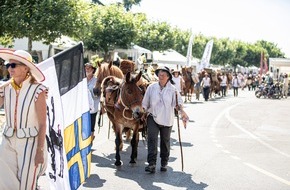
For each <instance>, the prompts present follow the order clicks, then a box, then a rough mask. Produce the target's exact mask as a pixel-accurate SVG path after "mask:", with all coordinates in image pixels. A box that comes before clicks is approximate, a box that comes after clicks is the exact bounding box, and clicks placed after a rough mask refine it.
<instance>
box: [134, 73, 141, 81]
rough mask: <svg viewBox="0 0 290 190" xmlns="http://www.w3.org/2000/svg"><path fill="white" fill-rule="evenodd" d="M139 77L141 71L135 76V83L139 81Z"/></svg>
mask: <svg viewBox="0 0 290 190" xmlns="http://www.w3.org/2000/svg"><path fill="white" fill-rule="evenodd" d="M141 76H142V71H140V72H139V73H138V75H137V76H136V78H135V79H136V82H138V81H139V80H140V78H141Z"/></svg>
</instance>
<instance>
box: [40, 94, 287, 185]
mask: <svg viewBox="0 0 290 190" xmlns="http://www.w3.org/2000/svg"><path fill="white" fill-rule="evenodd" d="M185 109H186V111H187V113H188V114H189V115H190V119H191V120H194V122H190V123H189V126H188V128H187V129H183V128H181V137H182V145H183V154H184V171H181V158H180V148H179V143H178V133H177V125H176V123H175V126H174V128H173V130H174V131H173V133H172V138H171V156H170V160H169V170H168V171H167V172H165V173H164V172H163V173H162V172H160V171H157V172H156V173H155V174H147V173H145V172H144V167H145V166H146V152H147V150H146V143H143V142H142V141H140V143H139V149H138V150H139V152H138V161H137V164H136V165H135V166H131V165H129V160H130V158H129V157H130V152H131V149H130V146H129V143H128V142H126V143H125V147H124V151H123V152H122V153H121V158H122V161H123V165H122V167H120V168H116V167H115V166H114V156H115V154H114V146H115V145H114V135H113V133H112V131H111V132H110V133H109V134H110V135H109V138H108V127H107V124H106V121H105V122H104V126H103V127H102V128H101V129H100V132H99V133H98V131H97V132H96V139H95V141H94V145H93V151H92V165H91V176H90V178H88V179H87V180H86V182H85V183H84V184H83V185H82V186H81V187H80V188H79V190H87V189H117V188H118V189H119V188H126V189H128V190H131V189H132V190H133V189H134V190H135V189H148V190H155V189H156V190H161V189H166V190H167V189H170V190H171V189H173V190H175V189H177V190H179V189H180V190H183V189H192V190H203V189H206V190H227V189H235V190H244V189H247V190H257V189H258V190H273V189H279V190H289V189H290V149H289V147H290V125H289V124H290V117H289V113H290V99H282V100H268V99H257V98H255V97H254V93H253V92H248V91H247V90H245V91H240V94H239V96H238V97H233V96H232V92H230V94H229V95H228V96H227V97H225V98H216V99H212V100H210V101H208V102H204V101H193V102H192V103H188V104H186V108H185ZM158 161H160V160H158ZM158 164H159V163H158ZM159 166H160V165H157V167H158V168H159ZM44 182H45V177H43V178H42V181H41V184H43V186H44V188H46V189H48V188H47V187H46V186H45V183H44Z"/></svg>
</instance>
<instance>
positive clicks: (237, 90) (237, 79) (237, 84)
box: [232, 74, 240, 97]
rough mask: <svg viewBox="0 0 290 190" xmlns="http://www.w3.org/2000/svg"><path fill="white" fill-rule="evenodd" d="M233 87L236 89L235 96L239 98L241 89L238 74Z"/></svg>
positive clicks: (233, 81)
mask: <svg viewBox="0 0 290 190" xmlns="http://www.w3.org/2000/svg"><path fill="white" fill-rule="evenodd" d="M232 86H233V89H234V96H235V97H236V96H238V93H239V87H240V80H239V78H238V77H237V74H235V76H234V78H233V79H232Z"/></svg>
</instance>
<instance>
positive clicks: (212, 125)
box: [210, 101, 290, 186]
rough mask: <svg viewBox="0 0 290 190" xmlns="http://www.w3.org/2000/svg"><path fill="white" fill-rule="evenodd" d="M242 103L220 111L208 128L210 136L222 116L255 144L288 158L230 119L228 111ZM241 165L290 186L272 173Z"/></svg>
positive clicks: (233, 156) (289, 184)
mask: <svg viewBox="0 0 290 190" xmlns="http://www.w3.org/2000/svg"><path fill="white" fill-rule="evenodd" d="M244 102H245V101H243V102H239V103H237V104H234V105H232V106H230V107H228V108H226V109H224V110H223V111H222V112H221V113H220V114H219V115H218V116H217V117H216V118H215V119H214V121H213V122H212V124H211V126H210V133H211V136H212V134H214V132H215V129H216V127H217V125H218V122H219V120H220V119H221V118H222V117H223V116H226V118H227V119H228V120H229V122H230V123H232V124H233V125H234V126H235V127H236V128H238V129H240V130H241V131H242V132H244V133H245V134H247V135H249V136H250V137H251V138H252V139H254V140H256V141H257V142H259V143H261V144H262V145H264V146H266V147H267V148H269V149H271V150H273V151H275V152H277V153H279V154H281V155H283V156H286V157H290V155H289V154H287V153H284V152H282V151H280V150H278V149H276V148H274V147H272V146H271V145H270V144H268V143H266V142H264V141H263V140H261V139H259V138H258V137H257V136H255V135H254V134H252V133H251V132H249V131H247V130H246V129H244V128H243V127H241V126H240V125H239V124H237V123H236V122H235V121H234V119H233V118H232V117H230V114H229V113H230V110H232V109H233V108H234V107H236V106H238V105H240V104H242V103H244ZM212 141H216V140H213V139H212ZM215 145H216V142H215ZM222 151H223V152H225V153H227V152H228V151H227V150H222ZM228 154H229V155H230V157H231V158H233V159H235V160H241V158H239V157H238V156H235V155H232V154H230V152H228ZM243 164H244V165H246V166H248V167H250V168H252V169H254V170H255V171H258V172H260V173H262V174H264V175H266V176H268V177H271V178H273V179H275V180H277V181H279V182H282V183H284V184H286V185H288V186H290V181H287V180H285V179H283V178H281V177H279V176H276V175H274V174H272V173H270V172H268V171H266V170H263V169H261V168H259V167H257V166H255V165H252V164H249V163H246V162H243Z"/></svg>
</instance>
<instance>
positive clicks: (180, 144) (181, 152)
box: [175, 91, 183, 171]
mask: <svg viewBox="0 0 290 190" xmlns="http://www.w3.org/2000/svg"><path fill="white" fill-rule="evenodd" d="M177 93H178V92H177V91H176V94H175V98H176V108H178V98H177ZM176 116H177V128H178V140H179V146H180V154H181V170H182V171H183V151H182V143H181V136H180V126H179V114H178V110H177V114H176Z"/></svg>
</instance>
